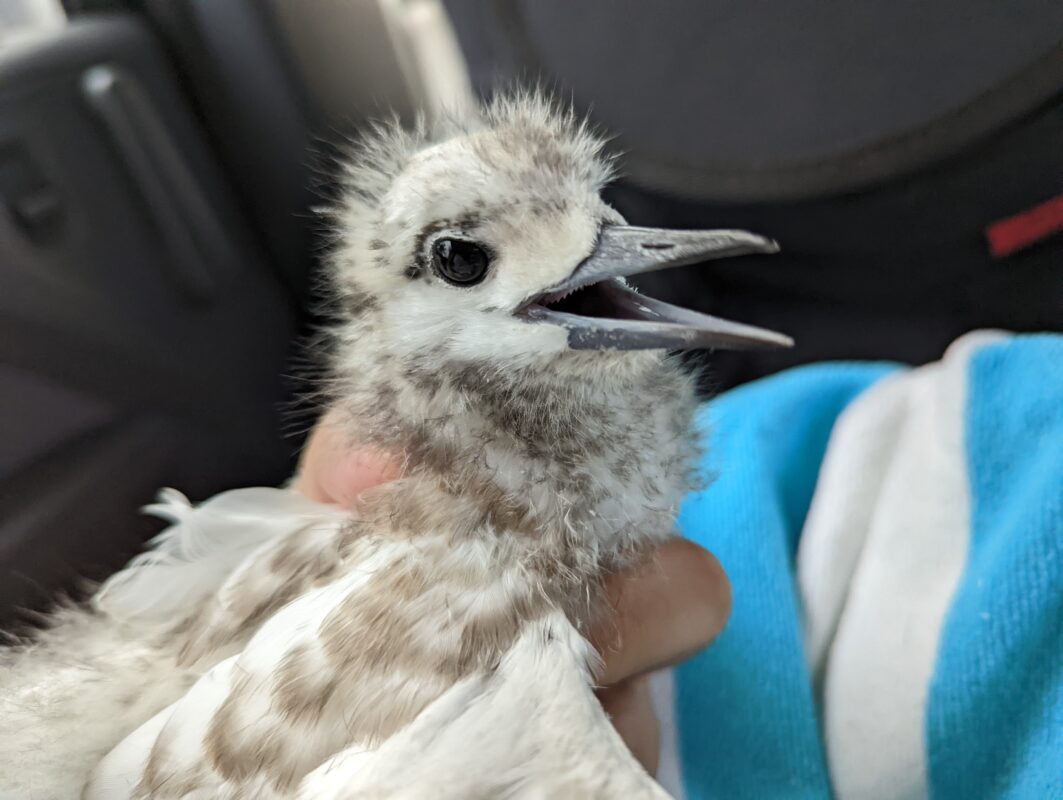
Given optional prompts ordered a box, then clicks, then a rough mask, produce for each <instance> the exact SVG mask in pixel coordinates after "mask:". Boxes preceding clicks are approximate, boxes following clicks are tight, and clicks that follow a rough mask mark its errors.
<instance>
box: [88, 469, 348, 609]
mask: <svg viewBox="0 0 1063 800" xmlns="http://www.w3.org/2000/svg"><path fill="white" fill-rule="evenodd" d="M144 511H145V512H147V513H149V514H154V515H155V516H157V517H161V518H162V519H167V520H169V521H170V522H171V523H173V524H172V525H171V526H170V527H169V528H167V529H166V530H164V531H163V532H162V533H160V534H159V535H158V536H156V537H155V538H154V539H153V540H152V541H151V549H150V550H147V551H146V552H144V553H141V554H140V555H139V556H137V557H136V558H134V559H133V560H132V561H131V562H129V565H128V566H127V567H126V568H125V569H123V570H122V571H121V572H118V573H115V574H114V575H113V576H111V577H110V578H109V579H108V580H107V581H106V582H105V583H104V584H103V586H102V587H101V588H100V591H99V592H98V593H97V594H96V596H95V597H94V598H93V604H94V605H95V607H96V609H97V610H99V611H102V612H104V613H106V614H109V615H110V616H112V617H114V618H116V619H120V620H126V621H135V622H140V623H147V624H151V623H167V622H172V621H173V620H174V618H175V616H179V615H182V614H187V613H188V612H189V610H190V609H194V608H196V607H197V606H198V605H199V604H200V603H202V602H203V601H205V600H206V599H207V598H208V597H210V596H211V595H212V594H213V593H214V592H216V591H217V590H218V588H219V587H220V586H221V585H222V583H223V582H224V581H225V578H226V577H228V575H229V574H230V573H232V571H233V570H234V569H236V567H237V566H239V565H240V563H241V562H242V561H244V560H245V559H246V558H247V556H248V555H250V554H251V553H252V552H254V551H255V550H256V549H258V548H259V547H261V546H262V545H263V544H266V543H268V542H271V541H273V540H275V539H277V538H279V537H281V536H284V535H285V534H289V533H293V532H295V531H297V530H299V529H301V528H304V527H307V526H309V525H318V524H322V523H325V524H337V525H338V524H341V522H342V520H343V519H344V518H345V514H344V512H343V510H342V509H340V508H339V507H338V506H328V505H322V504H321V503H316V502H314V501H312V500H309V499H307V498H305V497H303V496H302V495H300V494H298V493H297V492H295V491H292V490H290V489H271V488H266V487H254V488H250V489H235V490H233V491H229V492H224V493H222V494H219V495H216V496H215V497H212V498H210V499H209V500H207V501H206V502H204V503H202V504H200V505H198V506H193V505H191V504H190V503H189V502H188V499H187V498H186V497H185V496H184V495H183V494H181V493H180V492H178V491H175V490H173V489H163V490H162V491H161V492H159V502H157V503H153V504H152V505H149V506H145V508H144Z"/></svg>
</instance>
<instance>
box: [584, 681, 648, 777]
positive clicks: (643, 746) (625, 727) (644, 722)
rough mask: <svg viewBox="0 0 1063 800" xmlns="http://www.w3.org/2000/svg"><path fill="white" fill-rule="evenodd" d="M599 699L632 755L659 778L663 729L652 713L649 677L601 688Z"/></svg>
mask: <svg viewBox="0 0 1063 800" xmlns="http://www.w3.org/2000/svg"><path fill="white" fill-rule="evenodd" d="M598 699H599V700H601V702H602V707H603V708H605V712H606V713H607V714H608V715H609V718H610V720H611V721H612V723H613V727H614V728H616V732H617V733H619V734H620V738H621V739H623V740H624V743H625V744H626V745H627V746H628V749H629V750H630V751H631V754H632V755H633V756H635V758H637V759H638V761H639V763H640V764H642V766H643V767H645V768H646V771H647V772H648V773H650V775H656V774H657V761H658V759H659V758H660V753H661V726H660V723H658V721H657V715H656V714H655V713H654V711H653V702H652V701H651V699H650V686H649V678H648V677H646V676H642V677H638V678H632V679H631V680H627V681H624V682H623V683H618V684H616V685H615V686H609V687H607V688H605V689H600V690H599V691H598Z"/></svg>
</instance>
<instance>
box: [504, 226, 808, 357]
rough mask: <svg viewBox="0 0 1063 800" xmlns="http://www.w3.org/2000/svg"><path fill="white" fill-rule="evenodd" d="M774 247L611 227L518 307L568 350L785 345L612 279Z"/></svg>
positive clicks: (721, 234)
mask: <svg viewBox="0 0 1063 800" xmlns="http://www.w3.org/2000/svg"><path fill="white" fill-rule="evenodd" d="M777 250H778V245H776V244H775V242H773V241H771V240H770V239H765V238H763V237H761V236H757V235H756V234H752V233H747V232H746V231H730V230H719V231H671V230H662V229H657V228H638V227H633V226H627V225H613V226H608V227H606V228H604V229H603V230H602V232H601V235H600V236H599V239H598V244H597V246H596V247H595V250H594V252H593V253H591V255H590V256H589V257H588V258H587V259H585V260H584V261H583V262H582V263H581V264H580V265H579V266H578V267H577V268H576V269H575V270H574V271H573V273H572V274H571V275H570V276H569V277H568V278H567V279H566V280H565V281H563V282H562V283H561V284H559V285H558V286H555V287H553V289H552V290H551V291H550V292H548V293H547V294H545V295H543V296H541V297H539V298H538V299H537V300H536V301H535V302H533V303H531V304H530V305H528V306H526V307H525V308H524V309H523V310H522V316H524V317H525V318H526V319H528V320H530V321H537V322H542V323H547V324H554V325H559V326H561V327H563V328H565V329H566V330H567V331H568V343H569V346H570V347H571V348H573V349H575V350H650V349H666V350H692V349H701V348H724V349H731V350H752V349H764V348H775V347H790V346H792V345H793V340H792V339H790V337H789V336H785V335H784V334H781V333H776V332H774V331H769V330H765V329H763V328H757V327H754V326H752V325H743V324H742V323H739V322H731V321H730V320H726V319H721V318H719V317H713V316H710V315H708V314H702V313H700V312H697V311H691V310H689V309H686V308H681V307H679V306H674V305H672V304H670V303H665V302H664V301H662V300H655V299H654V298H652V297H646V296H645V295H641V294H639V293H638V292H636V291H634V290H633V289H631V288H629V287H628V286H626V285H625V284H624V283H623V282H622V281H620V280H618V278H620V277H625V276H628V275H637V274H640V273H644V272H653V271H656V270H659V269H667V268H670V267H678V266H683V265H686V264H694V263H697V262H700V261H708V260H712V259H718V258H727V257H730V256H738V255H744V254H747V253H774V252H776V251H777Z"/></svg>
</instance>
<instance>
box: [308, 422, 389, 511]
mask: <svg viewBox="0 0 1063 800" xmlns="http://www.w3.org/2000/svg"><path fill="white" fill-rule="evenodd" d="M399 470H400V467H399V464H398V459H396V458H394V457H393V456H391V455H390V454H389V453H386V452H385V451H383V450H380V449H378V448H373V447H367V446H365V445H362V444H359V443H357V442H354V441H352V439H351V436H350V434H349V433H348V432H347V429H346V426H344V425H343V424H342V423H341V419H340V417H339V415H338V414H336V413H334V412H333V413H329V414H326V415H325V416H324V417H322V419H321V420H320V421H319V422H318V424H317V426H316V427H315V428H314V431H313V433H312V434H311V435H310V439H309V440H308V441H307V443H306V446H305V447H304V448H303V453H302V456H301V457H300V459H299V469H298V472H297V474H296V477H295V480H294V481H293V482H292V487H293V488H294V489H295V490H296V491H298V492H301V493H302V494H304V495H306V496H307V497H309V498H310V499H311V500H316V501H318V502H319V503H336V504H338V505H342V506H345V507H347V508H353V507H354V505H355V504H356V502H357V498H358V495H360V494H361V493H362V492H364V491H365V490H366V489H371V488H372V487H374V486H379V485H380V484H382V483H386V482H388V481H390V480H394V479H395V478H397V477H398V475H399Z"/></svg>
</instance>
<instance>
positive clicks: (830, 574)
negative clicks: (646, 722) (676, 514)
mask: <svg viewBox="0 0 1063 800" xmlns="http://www.w3.org/2000/svg"><path fill="white" fill-rule="evenodd" d="M700 424H701V425H702V427H703V430H705V431H706V432H711V441H712V449H711V451H710V453H709V455H708V456H707V459H706V463H705V464H704V469H705V471H706V473H707V474H709V475H711V476H714V477H715V478H716V480H715V481H714V483H713V484H712V485H711V486H710V487H709V488H708V489H707V490H705V491H703V492H699V493H697V494H695V495H693V496H691V497H690V498H689V500H688V502H687V503H686V505H685V507H684V509H683V512H682V514H681V517H680V527H681V529H682V531H683V532H684V534H685V535H686V536H688V537H690V538H691V539H693V540H695V541H697V542H699V543H701V544H702V545H704V546H706V547H708V548H709V549H710V550H712V551H713V552H715V553H716V554H717V556H718V557H719V558H720V560H721V561H722V562H723V564H724V566H725V567H726V568H727V570H728V572H729V574H730V577H731V581H732V584H733V591H734V612H733V616H732V618H731V622H730V624H729V626H728V628H727V630H726V631H725V632H724V633H723V635H722V636H721V637H720V638H719V640H718V641H717V642H716V644H715V645H714V646H713V647H711V648H710V649H708V650H706V651H705V652H703V653H701V654H700V655H699V656H697V657H696V658H694V659H692V660H691V661H689V662H688V663H686V664H684V665H683V666H682V667H680V668H678V669H676V670H674V671H672V672H671V673H668V674H665V675H664V676H661V677H659V678H658V679H657V682H656V685H655V691H656V698H657V701H658V707H659V711H660V712H661V714H662V716H663V717H664V723H665V724H664V742H665V748H664V753H663V754H662V765H661V779H662V782H663V783H664V784H665V785H666V788H668V789H670V790H671V791H672V792H673V793H674V794H676V796H678V797H686V798H690V799H691V800H694V799H695V798H699V799H700V798H745V797H748V798H757V800H761V799H762V798H823V797H830V796H836V797H840V798H846V799H847V798H923V797H933V798H946V799H947V800H951V799H952V798H962V799H963V800H973V799H974V798H1038V800H1039V799H1040V798H1063V337H1060V336H1050V335H1037V336H1014V337H1011V336H1006V335H1004V334H999V333H987V332H980V333H974V334H970V335H968V336H965V337H964V338H963V339H961V340H959V341H958V342H956V343H955V344H954V345H953V346H952V347H951V348H950V349H949V351H948V352H947V353H946V354H945V356H944V358H943V359H942V360H941V361H940V362H937V363H934V364H931V365H928V366H925V367H921V368H918V369H904V368H900V367H897V366H894V365H885V364H872V365H858V364H826V365H818V366H811V367H805V368H801V369H796V370H793V371H791V372H787V373H783V374H781V375H777V376H774V377H771V378H768V379H766V380H763V381H760V382H758V383H754V384H750V385H748V386H745V387H742V388H739V389H736V390H734V391H732V392H729V393H727V394H726V395H723V396H721V397H720V398H719V399H718V400H716V401H714V402H713V403H711V404H710V405H708V406H707V407H706V409H705V410H704V411H703V413H702V416H701V419H700Z"/></svg>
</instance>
